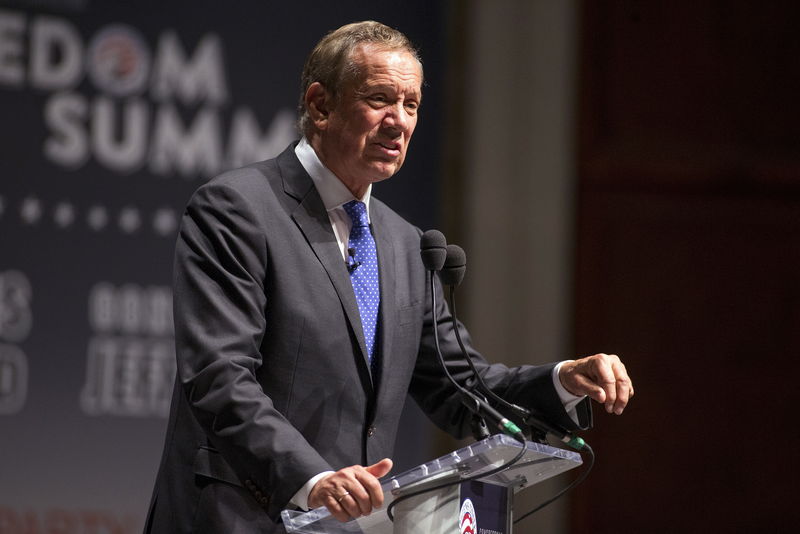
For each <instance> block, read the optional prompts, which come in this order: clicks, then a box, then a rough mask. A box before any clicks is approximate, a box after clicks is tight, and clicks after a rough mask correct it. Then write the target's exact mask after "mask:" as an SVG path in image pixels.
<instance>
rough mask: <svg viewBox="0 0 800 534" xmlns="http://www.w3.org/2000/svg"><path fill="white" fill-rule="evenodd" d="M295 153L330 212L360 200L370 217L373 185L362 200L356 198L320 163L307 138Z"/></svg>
mask: <svg viewBox="0 0 800 534" xmlns="http://www.w3.org/2000/svg"><path fill="white" fill-rule="evenodd" d="M294 153H295V154H296V155H297V159H299V160H300V165H302V166H303V168H304V169H305V170H306V172H307V173H308V175H309V176H310V177H311V180H312V181H313V182H314V187H316V188H317V192H318V193H319V196H320V198H322V203H323V204H324V205H325V209H326V210H328V211H331V210H334V209H336V208H339V207H341V206H342V204H346V203H347V202H350V201H351V200H354V199H355V200H360V201H361V202H363V203H364V204H366V205H367V216H369V204H370V202H369V201H370V197H371V196H372V184H370V185H369V186H368V187H367V192H366V193H364V196H363V197H362V198H355V197H354V196H353V193H351V192H350V190H349V189H347V186H345V185H344V184H343V183H342V181H341V180H339V178H337V177H336V175H335V174H333V172H331V171H330V169H328V168H327V167H325V165H323V164H322V161H320V159H319V156H317V153H316V152H315V151H314V148H313V147H312V146H311V144H310V143H309V142H308V141H307V140H306V138H305V137H303V138H302V139H300V142H299V143H297V146H296V147H295V148H294Z"/></svg>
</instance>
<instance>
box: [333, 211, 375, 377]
mask: <svg viewBox="0 0 800 534" xmlns="http://www.w3.org/2000/svg"><path fill="white" fill-rule="evenodd" d="M342 207H343V208H344V211H346V212H347V215H349V216H350V220H352V221H353V228H352V230H350V241H349V243H348V244H347V246H348V254H349V260H348V261H349V271H350V282H351V283H352V284H353V291H354V292H355V294H356V303H358V313H359V315H361V327H362V328H363V329H364V340H365V341H366V343H367V354H368V355H369V360H370V362H372V355H373V353H374V350H375V334H376V331H377V329H378V308H379V307H380V303H381V290H380V286H379V284H378V281H379V277H378V252H377V250H376V248H375V239H374V238H373V237H372V232H370V229H369V219H368V218H367V206H366V204H364V203H363V202H360V201H358V200H352V201H350V202H348V203H347V204H345V205H344V206H342Z"/></svg>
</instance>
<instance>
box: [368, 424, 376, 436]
mask: <svg viewBox="0 0 800 534" xmlns="http://www.w3.org/2000/svg"><path fill="white" fill-rule="evenodd" d="M374 433H375V427H374V426H370V427H369V428H368V429H367V437H368V438H371V437H372V435H373V434H374Z"/></svg>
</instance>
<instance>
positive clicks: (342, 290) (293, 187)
mask: <svg viewBox="0 0 800 534" xmlns="http://www.w3.org/2000/svg"><path fill="white" fill-rule="evenodd" d="M289 152H291V153H289ZM278 164H279V166H280V167H281V176H282V177H283V187H284V191H285V192H286V193H287V194H288V195H290V196H292V197H294V198H295V199H297V200H298V201H299V204H298V205H297V207H296V208H295V209H294V210H293V211H292V213H291V216H292V219H293V220H294V221H295V223H296V224H297V226H298V227H299V228H300V231H301V232H303V235H304V236H305V238H306V240H307V241H308V244H309V245H310V246H311V248H312V249H313V251H314V254H315V255H316V256H317V258H318V259H319V261H320V263H321V264H322V266H323V267H324V268H325V272H327V273H328V277H329V278H330V280H331V284H333V287H334V289H335V290H336V294H337V295H338V296H339V300H340V301H341V303H342V308H343V309H344V311H345V315H346V316H347V319H348V322H349V323H350V324H349V326H350V328H351V330H352V332H353V333H354V334H355V336H356V339H357V340H358V346H359V348H360V350H361V358H360V359H361V360H362V362H363V366H362V368H363V369H364V370H366V375H367V377H369V375H370V373H369V359H368V357H367V345H366V342H365V341H364V329H363V328H362V326H361V315H360V314H359V312H358V304H357V303H356V297H355V293H354V292H353V285H352V283H351V282H350V276H349V275H348V273H347V268H346V267H345V264H344V259H343V258H342V253H341V251H340V250H339V245H338V243H337V242H336V236H335V235H334V233H333V228H331V223H330V219H329V218H328V212H327V210H326V209H325V205H324V204H323V203H322V199H321V198H320V196H319V193H317V190H316V188H315V187H314V182H313V181H312V180H311V177H310V176H308V173H306V172H305V169H303V167H302V165H300V162H299V161H298V160H297V157H296V156H295V155H294V146H291V147H290V148H289V149H288V150H287V151H284V152H283V153H282V154H281V155H280V156H279V157H278ZM379 254H380V252H379ZM362 374H363V373H362ZM368 380H369V381H370V382H371V378H368Z"/></svg>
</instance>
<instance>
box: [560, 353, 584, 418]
mask: <svg viewBox="0 0 800 534" xmlns="http://www.w3.org/2000/svg"><path fill="white" fill-rule="evenodd" d="M574 361H575V360H564V361H563V362H558V363H557V364H556V366H555V367H553V386H554V387H555V388H556V393H558V398H559V399H561V404H563V405H564V410H565V411H566V412H567V415H569V417H570V419H572V420H573V421H574V422H575V424H578V414H577V412H576V411H575V407H576V406H577V405H578V403H579V402H581V401H582V400H583V399H585V398H586V395H573V394H572V393H570V392H569V391H567V388H565V387H564V385H563V384H562V383H561V379H560V378H558V373H559V371H560V370H561V366H562V365H564V364H565V363H569V362H574Z"/></svg>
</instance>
